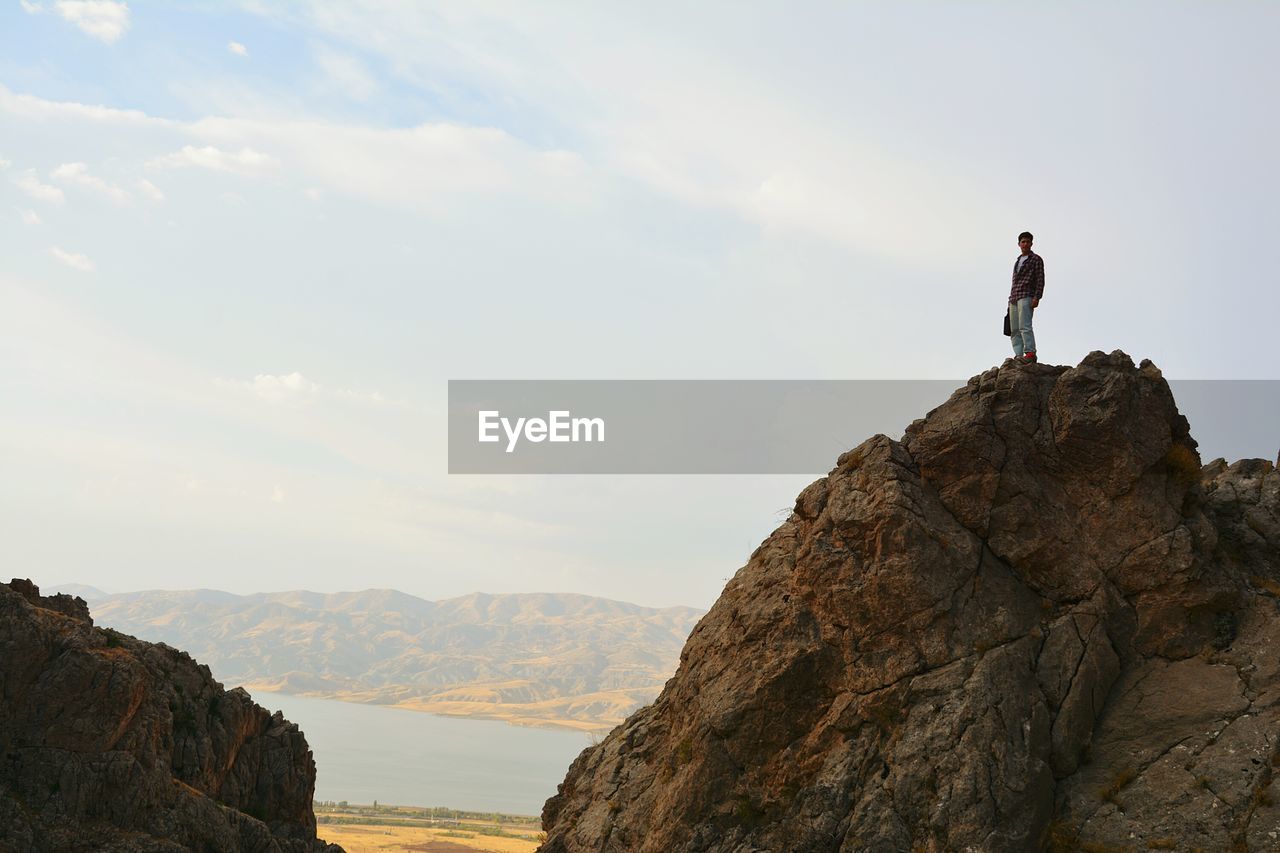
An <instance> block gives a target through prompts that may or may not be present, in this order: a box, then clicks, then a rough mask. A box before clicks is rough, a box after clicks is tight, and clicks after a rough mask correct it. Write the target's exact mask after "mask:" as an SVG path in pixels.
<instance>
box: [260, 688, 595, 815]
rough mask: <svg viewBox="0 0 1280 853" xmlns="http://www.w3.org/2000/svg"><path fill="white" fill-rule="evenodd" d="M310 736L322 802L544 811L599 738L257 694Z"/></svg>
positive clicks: (265, 706)
mask: <svg viewBox="0 0 1280 853" xmlns="http://www.w3.org/2000/svg"><path fill="white" fill-rule="evenodd" d="M253 698H254V701H256V702H257V703H258V704H259V705H262V706H263V707H264V708H267V709H269V710H273V711H274V710H277V709H278V710H280V711H283V712H284V715H285V718H286V719H288V720H290V721H291V722H295V723H297V724H298V725H299V726H300V727H301V728H302V731H303V732H304V733H305V734H306V736H307V743H308V744H309V745H310V746H311V751H312V753H314V755H315V759H316V795H315V796H316V799H317V800H335V801H340V800H347V801H349V802H352V803H372V802H373V801H374V800H377V801H378V802H379V803H382V804H387V805H398V806H448V807H450V808H455V809H472V810H475V811H498V812H506V813H507V814H523V815H536V814H540V813H541V812H542V804H543V803H544V802H546V799H547V798H548V797H550V796H551V795H552V794H554V793H555V792H556V785H558V784H560V783H561V782H562V781H564V774H565V771H567V770H568V769H569V765H570V764H571V763H572V762H573V760H574V759H575V758H577V757H578V753H579V752H581V751H582V750H583V749H585V748H586V747H587V746H589V745H590V741H589V740H588V738H587V736H586V735H585V734H583V733H581V732H571V731H565V730H562V729H530V728H523V727H520V726H511V725H507V724H506V723H502V722H498V721H496V720H469V719H460V718H457V717H440V716H436V715H434V714H424V713H420V712H418V711H406V710H403V709H400V708H389V707H386V706H379V705H358V704H356V703H354V702H338V701H336V700H333V699H311V698H307V697H303V696H287V695H285V694H283V693H261V692H260V693H257V694H255V695H254V697H253Z"/></svg>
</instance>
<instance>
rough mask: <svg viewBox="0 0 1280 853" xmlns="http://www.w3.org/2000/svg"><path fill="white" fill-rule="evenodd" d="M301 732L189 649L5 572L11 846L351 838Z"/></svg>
mask: <svg viewBox="0 0 1280 853" xmlns="http://www.w3.org/2000/svg"><path fill="white" fill-rule="evenodd" d="M314 788H315V763H314V762H313V761H312V759H311V752H310V751H309V750H308V749H307V742H306V740H305V739H304V738H303V735H302V732H300V731H299V730H298V727H297V726H296V725H294V724H293V723H290V722H288V721H287V720H285V719H284V718H283V717H282V716H281V715H280V714H279V713H276V714H275V715H272V714H270V713H268V712H267V711H265V710H264V709H262V708H260V707H258V706H257V705H255V704H254V703H253V701H252V700H251V699H250V698H249V695H248V694H247V693H245V692H244V691H243V690H232V691H231V692H229V693H228V692H224V691H223V689H222V687H221V685H219V684H218V683H217V682H216V681H214V680H213V678H212V676H211V675H210V674H209V669H208V667H205V666H201V665H198V664H197V663H196V662H195V661H193V660H192V659H191V658H190V656H188V655H187V654H186V653H184V652H180V651H177V650H175V649H172V648H169V647H168V646H164V645H152V644H150V643H144V642H141V641H139V640H135V639H133V638H132V637H128V636H125V635H123V634H118V633H115V632H113V631H104V630H102V629H100V628H95V627H94V626H93V620H92V619H91V618H90V616H89V611H88V608H87V607H86V606H85V603H84V601H83V600H81V599H79V598H72V597H70V596H67V595H56V596H49V597H42V596H41V595H40V592H39V590H38V589H37V588H36V587H35V585H34V584H32V583H31V582H30V581H24V580H13V581H11V582H10V583H8V584H0V851H5V853H9V851H14V853H27V851H42V852H43V851H50V853H52V851H57V853H63V851H90V850H93V851H118V853H125V852H126V851H129V853H134V851H137V853H144V851H145V853H162V851H163V853H178V851H186V850H199V851H219V853H222V851H254V853H312V851H316V852H317V853H318V851H327V853H341V851H340V848H338V847H335V846H332V845H326V844H325V843H324V842H322V841H318V840H317V839H316V822H315V815H314V814H313V812H312V799H311V798H312V793H313V791H314Z"/></svg>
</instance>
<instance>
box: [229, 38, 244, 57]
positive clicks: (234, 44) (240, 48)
mask: <svg viewBox="0 0 1280 853" xmlns="http://www.w3.org/2000/svg"><path fill="white" fill-rule="evenodd" d="M227 50H229V51H231V52H232V53H234V54H235V55H236V56H248V55H249V48H247V47H245V46H244V45H242V44H241V43H240V42H238V41H229V42H227Z"/></svg>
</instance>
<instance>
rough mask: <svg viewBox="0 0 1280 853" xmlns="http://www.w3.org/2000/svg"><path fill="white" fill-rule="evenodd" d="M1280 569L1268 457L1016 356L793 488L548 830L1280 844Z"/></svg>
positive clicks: (1108, 362)
mask: <svg viewBox="0 0 1280 853" xmlns="http://www.w3.org/2000/svg"><path fill="white" fill-rule="evenodd" d="M1278 597H1280V478H1278V477H1277V474H1276V471H1275V466H1274V465H1272V463H1270V462H1266V461H1261V460H1244V461H1241V462H1237V463H1235V464H1234V465H1230V466H1228V465H1227V464H1226V463H1225V462H1222V461H1217V462H1213V463H1211V464H1209V465H1207V466H1203V467H1202V465H1201V460H1200V458H1199V455H1198V454H1197V452H1196V443H1195V441H1194V440H1193V439H1192V438H1191V436H1190V434H1189V427H1188V424H1187V421H1186V419H1185V418H1183V417H1182V416H1181V415H1180V414H1179V413H1178V410H1177V406H1176V405H1175V402H1174V399H1173V397H1172V395H1171V394H1170V391H1169V387H1168V385H1167V384H1166V382H1165V381H1164V379H1163V377H1162V376H1161V375H1160V372H1159V370H1158V369H1157V368H1156V367H1155V366H1154V365H1152V364H1151V363H1150V362H1143V363H1142V365H1141V366H1135V365H1134V364H1133V362H1132V361H1131V360H1130V359H1129V357H1128V356H1127V355H1125V354H1124V353H1122V352H1114V353H1111V354H1110V355H1107V354H1103V353H1100V352H1095V353H1091V354H1090V355H1089V356H1088V357H1086V358H1085V360H1084V361H1083V362H1081V364H1080V365H1079V366H1077V367H1074V368H1067V367H1055V366H1051V365H1043V364H1040V365H1016V364H1014V363H1012V362H1006V363H1005V365H1004V366H1002V367H1001V368H998V369H992V370H990V371H988V372H986V373H984V374H982V375H980V376H977V377H974V378H973V379H971V380H970V381H969V383H968V384H967V385H966V386H965V387H964V388H961V389H959V390H958V391H956V392H955V394H953V395H952V397H951V398H950V399H949V400H948V401H947V402H946V403H944V404H943V405H942V406H940V407H938V408H937V409H935V410H934V411H932V412H930V413H929V414H928V416H927V417H926V418H924V419H923V420H919V421H916V422H915V423H914V424H912V425H911V426H910V427H909V428H908V429H907V432H906V435H905V436H904V437H903V439H902V440H901V441H893V440H891V439H889V438H887V437H885V436H875V437H873V438H871V439H869V440H867V441H866V442H864V443H863V444H862V445H861V446H859V447H857V448H856V449H854V450H852V451H849V452H848V453H845V454H844V455H843V456H841V457H840V459H839V460H838V462H837V465H836V467H835V469H834V470H832V471H831V473H830V474H828V475H827V476H826V477H824V478H822V479H820V480H818V481H816V482H814V483H813V484H811V485H810V486H809V487H807V488H806V489H805V490H804V491H803V492H801V494H800V496H799V497H798V498H797V500H796V504H795V510H794V512H793V513H792V515H791V517H790V518H789V519H788V520H787V521H786V522H785V523H784V524H783V525H782V526H780V527H779V528H778V529H777V530H776V531H774V533H773V534H772V535H771V536H770V537H769V538H768V539H767V540H766V541H765V542H764V543H763V544H762V545H761V546H760V547H759V549H757V550H756V552H755V553H754V554H753V555H752V556H751V559H750V561H749V562H748V563H747V565H746V566H744V567H743V568H742V569H741V570H740V571H739V572H738V573H737V575H736V576H735V577H734V578H733V579H732V580H731V581H730V582H729V584H728V585H727V586H726V587H725V590H724V593H723V594H722V595H721V597H720V599H719V601H717V602H716V604H715V606H714V607H713V608H712V609H711V611H710V612H709V613H708V614H707V615H706V616H705V617H704V618H703V620H702V621H701V622H700V623H699V625H698V626H697V627H696V628H695V629H694V631H693V633H692V635H691V636H690V638H689V640H688V643H687V644H686V646H685V648H684V651H683V653H682V654H681V662H680V668H679V670H678V671H677V673H676V675H675V676H674V677H673V678H672V679H671V680H670V681H669V682H668V683H667V686H666V688H665V689H664V690H663V692H662V694H661V696H659V697H658V699H657V700H656V701H655V702H654V704H653V705H650V706H648V707H646V708H643V709H641V710H640V711H637V712H636V713H635V714H634V715H633V716H631V717H630V718H629V719H628V720H627V721H626V722H624V723H623V724H622V725H620V726H619V727H617V728H616V729H614V731H613V732H612V733H611V734H610V735H609V736H608V737H607V738H606V739H605V740H604V741H603V742H602V743H600V744H598V745H596V746H594V747H591V748H589V749H587V750H585V751H584V752H583V753H582V755H581V756H579V758H578V759H577V760H576V761H575V762H574V763H573V765H572V767H570V769H569V772H568V774H567V776H566V777H565V780H564V782H563V784H562V785H561V786H560V788H559V792H558V793H557V794H556V795H555V796H554V797H552V798H551V799H550V800H548V801H547V804H546V806H545V807H544V809H543V828H544V829H545V830H546V833H547V838H546V842H545V844H544V845H543V847H542V849H543V850H545V851H548V853H560V851H582V850H609V851H615V850H616V851H624V850H626V851H630V850H643V851H778V850H806V851H827V850H830V851H855V850H875V851H881V850H904V851H906V850H925V851H943V850H972V851H988V850H989V851H1006V850H1007V851H1024V850H1037V849H1043V850H1076V849H1095V850H1106V849H1116V850H1142V849H1149V848H1155V849H1160V848H1164V849H1192V848H1196V847H1200V848H1202V849H1204V850H1227V849H1236V850H1243V849H1249V850H1269V849H1278V848H1280V790H1273V785H1272V779H1273V773H1274V770H1275V767H1276V766H1277V764H1280V608H1278Z"/></svg>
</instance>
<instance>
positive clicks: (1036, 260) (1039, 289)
mask: <svg viewBox="0 0 1280 853" xmlns="http://www.w3.org/2000/svg"><path fill="white" fill-rule="evenodd" d="M1028 296H1030V297H1031V298H1032V299H1040V298H1042V297H1043V296H1044V258H1042V257H1040V256H1039V255H1037V254H1036V253H1035V252H1032V253H1031V254H1029V255H1027V260H1026V261H1025V262H1024V263H1023V264H1022V269H1018V261H1017V260H1016V259H1015V260H1014V262H1013V289H1012V290H1010V291H1009V304H1010V305H1012V304H1013V303H1015V302H1017V301H1018V300H1019V299H1026V298H1027V297H1028Z"/></svg>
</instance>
